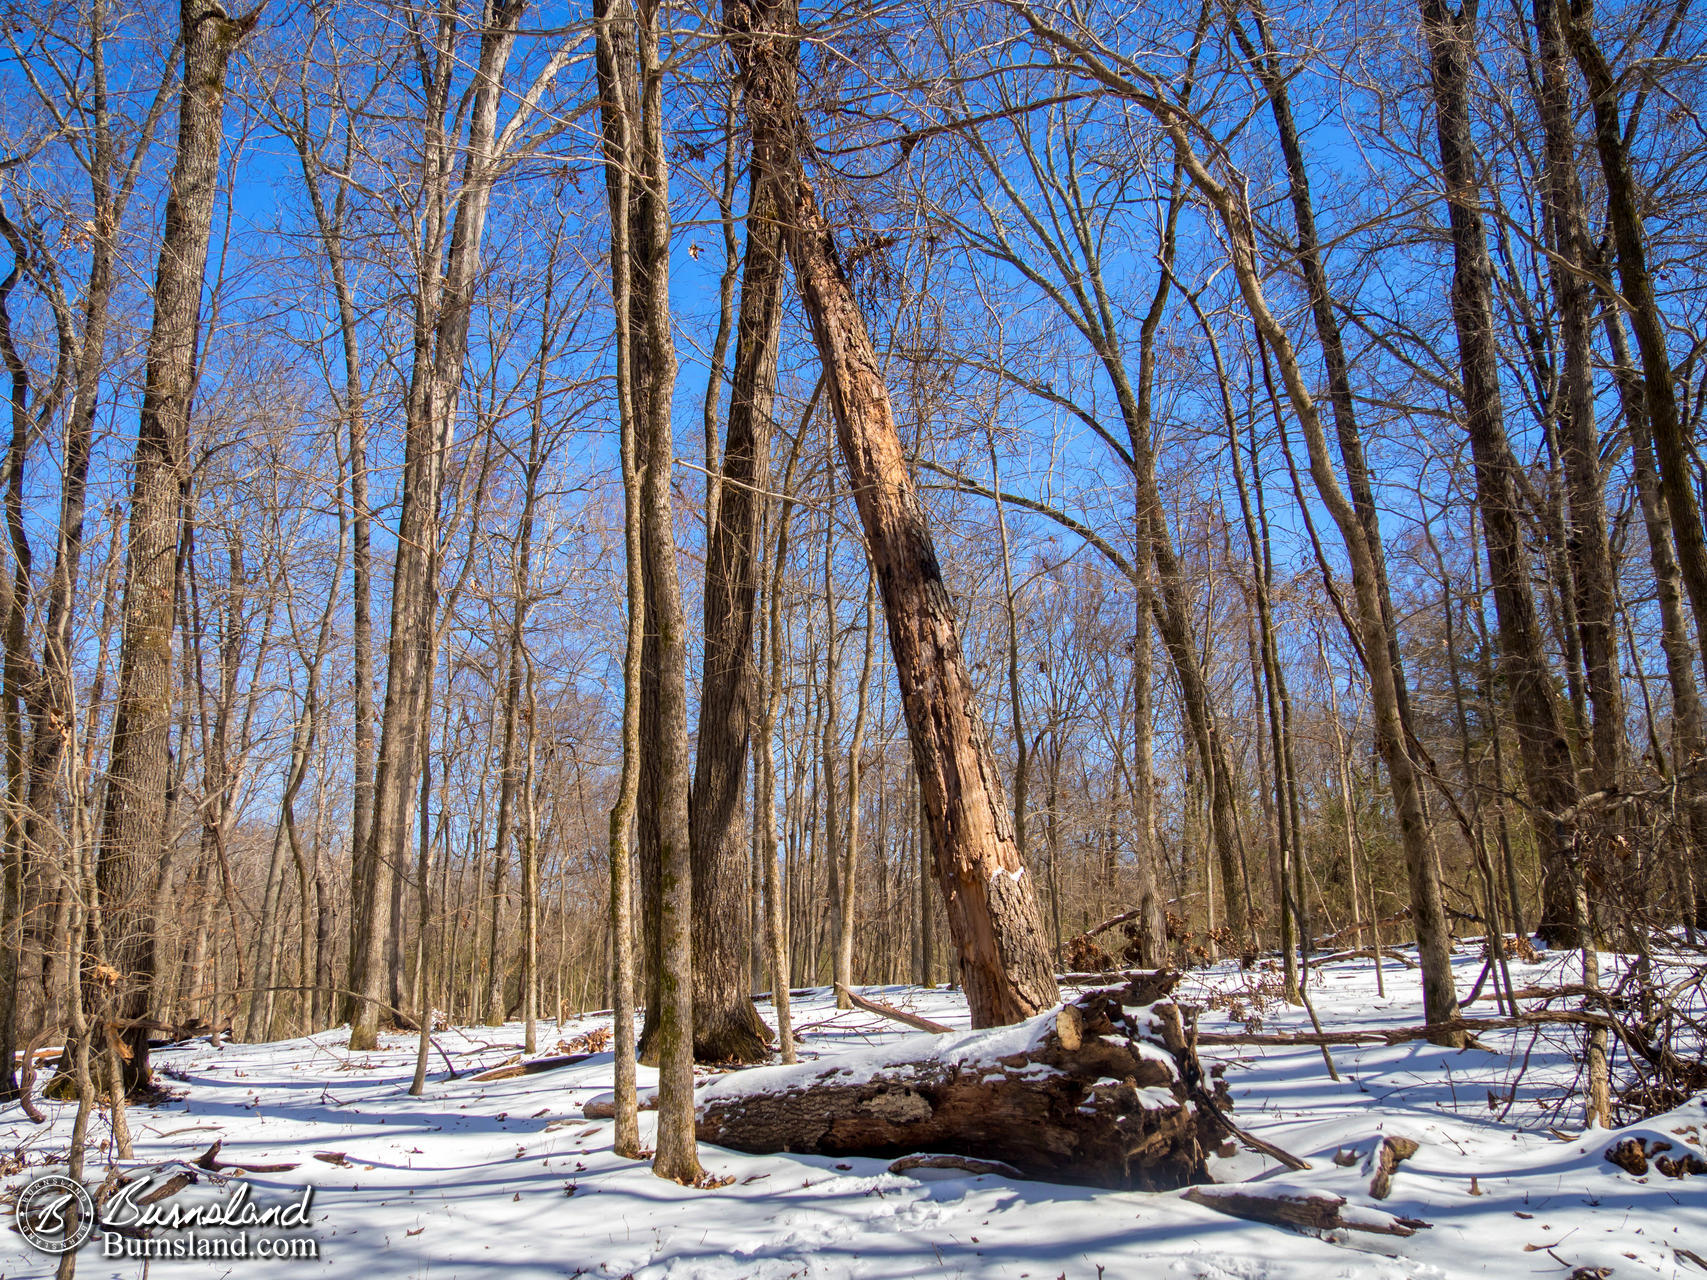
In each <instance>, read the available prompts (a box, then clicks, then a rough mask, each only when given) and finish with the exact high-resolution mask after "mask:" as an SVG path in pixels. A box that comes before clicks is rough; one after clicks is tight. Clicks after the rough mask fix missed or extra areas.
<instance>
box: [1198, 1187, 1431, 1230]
mask: <svg viewBox="0 0 1707 1280" xmlns="http://www.w3.org/2000/svg"><path fill="white" fill-rule="evenodd" d="M1181 1199H1184V1200H1189V1201H1191V1202H1192V1203H1193V1204H1199V1205H1202V1206H1203V1207H1204V1208H1205V1209H1213V1210H1215V1212H1216V1213H1224V1214H1227V1215H1228V1216H1229V1217H1233V1218H1244V1219H1245V1220H1246V1221H1249V1222H1266V1223H1269V1224H1271V1225H1273V1226H1282V1227H1305V1228H1308V1229H1309V1230H1312V1231H1334V1230H1342V1231H1370V1232H1373V1233H1374V1234H1376V1235H1382V1236H1414V1235H1415V1234H1416V1233H1417V1232H1418V1231H1419V1230H1421V1229H1423V1228H1425V1227H1427V1226H1429V1225H1430V1224H1428V1223H1426V1222H1424V1221H1422V1220H1421V1219H1420V1218H1399V1217H1395V1216H1394V1215H1393V1214H1390V1213H1388V1212H1386V1211H1385V1210H1383V1209H1375V1208H1371V1207H1369V1206H1368V1205H1354V1204H1347V1203H1346V1198H1345V1197H1344V1196H1337V1195H1334V1194H1333V1193H1332V1192H1328V1191H1314V1190H1310V1189H1307V1188H1304V1187H1291V1186H1287V1185H1285V1184H1283V1183H1270V1182H1246V1183H1235V1184H1233V1185H1232V1186H1226V1187H1189V1188H1187V1189H1186V1190H1185V1191H1184V1192H1183V1193H1182V1194H1181Z"/></svg>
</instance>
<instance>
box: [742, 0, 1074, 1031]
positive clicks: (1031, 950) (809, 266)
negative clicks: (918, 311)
mask: <svg viewBox="0 0 1707 1280" xmlns="http://www.w3.org/2000/svg"><path fill="white" fill-rule="evenodd" d="M757 12H759V13H761V14H763V15H764V22H765V26H766V27H767V28H768V29H769V30H771V31H773V32H777V33H778V35H777V37H774V38H772V39H770V40H768V41H766V42H765V43H764V44H763V45H760V46H756V47H753V48H750V49H747V50H744V51H742V50H738V51H737V56H738V57H742V58H743V59H744V65H745V66H746V67H747V75H748V77H749V86H750V88H749V94H748V99H747V112H748V119H749V121H750V122H752V123H754V124H755V125H761V126H762V125H763V122H765V121H767V120H770V121H773V122H775V123H776V125H777V127H778V132H779V135H780V138H779V141H780V142H781V144H782V149H781V151H780V152H779V160H780V161H781V162H782V163H783V164H785V165H786V170H785V171H784V172H783V173H779V174H778V175H777V176H778V177H779V179H783V180H786V182H787V183H788V192H789V198H788V205H787V209H788V214H789V218H790V222H791V225H790V227H789V237H788V240H789V245H788V248H789V257H790V258H791V260H792V261H793V264H794V274H795V283H796V285H797V287H798V288H799V290H800V296H801V300H802V302H803V303H804V305H805V308H806V314H807V317H808V319H809V320H810V321H811V326H812V336H813V341H814V343H815V345H816V346H817V348H818V355H819V359H820V360H821V361H822V363H823V366H824V377H825V386H826V388H827V389H828V391H829V396H830V405H831V408H832V409H833V410H834V412H835V415H836V425H837V436H838V439H839V442H840V445H841V452H842V456H843V458H844V460H845V462H846V464H847V470H848V479H849V481H850V483H851V485H852V488H853V490H854V494H855V501H856V503H857V505H858V507H859V514H860V521H861V523H862V525H863V526H864V529H865V536H866V544H867V548H868V551H869V554H870V557H871V563H872V567H873V570H874V572H875V573H876V575H877V581H878V585H879V587H880V589H881V591H882V596H883V607H884V613H885V615H886V618H887V621H888V626H889V642H890V648H891V650H892V652H893V654H894V658H895V670H896V674H897V676H898V677H899V680H900V685H901V698H902V705H903V707H904V709H905V713H906V718H907V729H908V736H909V738H910V740H911V742H912V747H913V762H914V767H915V768H916V769H917V771H918V774H919V779H920V785H921V789H922V792H923V795H924V800H925V811H926V814H927V816H928V819H929V822H930V827H931V834H932V846H933V850H934V853H935V862H936V875H937V884H938V887H939V888H940V889H941V891H942V894H943V897H944V899H945V900H946V902H947V903H948V914H949V924H950V928H951V929H952V931H953V934H954V939H955V945H956V948H957V950H958V951H959V954H960V962H961V980H962V983H963V985H964V987H965V990H966V998H967V1003H968V1005H969V1006H970V1008H971V1011H972V1022H973V1025H974V1026H980V1027H983V1026H993V1025H998V1024H1001V1023H1007V1022H1017V1021H1019V1020H1020V1019H1022V1018H1027V1017H1030V1016H1031V1015H1033V1014H1035V1013H1036V1012H1038V1010H1040V1009H1043V1008H1046V1007H1047V1006H1049V1005H1050V1004H1053V1003H1054V1001H1055V998H1056V988H1055V976H1054V973H1053V970H1052V966H1051V965H1050V963H1049V956H1048V950H1047V948H1046V947H1045V946H1044V943H1043V927H1042V922H1041V920H1040V918H1039V915H1038V910H1037V899H1036V895H1035V894H1034V893H1033V892H1032V886H1031V878H1030V877H1029V875H1028V874H1027V871H1026V868H1025V867H1024V866H1023V865H1022V864H1021V863H1020V861H1019V857H1018V853H1017V851H1016V849H1015V846H1014V833H1013V822H1012V814H1011V812H1010V810H1009V808H1008V805H1007V802H1006V799H1005V797H1003V795H1002V785H1001V777H1000V774H999V773H998V772H997V769H996V762H995V759H994V757H993V755H992V754H991V751H990V748H989V743H988V741H987V740H986V737H985V731H984V726H983V723H982V721H981V720H980V718H979V715H978V711H977V702H976V696H975V693H974V690H973V687H972V682H971V679H970V677H969V675H968V673H967V670H966V662H965V658H964V656H963V655H962V652H961V647H960V636H959V632H958V629H957V627H956V625H955V620H954V611H953V603H952V601H951V600H950V598H949V595H948V589H947V587H946V585H945V584H944V582H943V579H942V569H941V566H940V564H939V563H938V561H937V556H936V548H935V545H934V544H933V542H932V539H931V533H930V526H929V523H928V521H927V520H926V517H925V511H924V507H923V505H922V504H921V503H920V501H919V496H918V492H917V490H916V488H915V487H914V484H913V480H912V477H911V476H910V475H909V474H908V471H907V464H906V458H905V455H904V454H903V453H902V449H901V440H900V437H899V435H898V434H897V432H896V430H895V421H894V417H893V414H892V411H891V408H890V403H889V392H888V389H887V387H885V385H884V382H883V375H882V372H881V367H880V365H879V363H878V359H877V353H876V350H875V349H874V348H873V346H872V342H871V337H870V335H869V333H868V332H867V330H866V326H865V318H864V316H863V315H862V314H861V313H860V309H859V304H858V302H857V301H856V300H855V298H854V293H853V287H852V284H851V282H850V281H849V279H848V276H847V273H846V271H845V270H844V269H843V266H842V263H841V257H840V253H839V251H838V250H837V248H836V242H835V236H834V233H833V232H832V230H831V228H830V225H829V223H828V222H827V221H826V220H825V218H824V215H823V213H822V211H821V210H820V209H819V207H818V197H817V193H816V191H815V190H814V189H813V187H812V184H811V182H810V181H809V180H808V178H807V176H806V173H805V169H804V167H803V162H802V156H801V149H802V148H803V147H804V146H805V144H806V139H805V135H804V131H803V127H802V121H801V118H800V109H799V103H798V100H797V97H796V93H797V86H796V83H795V75H794V74H793V69H792V66H779V65H778V64H779V62H780V61H781V60H782V59H783V57H784V50H785V49H786V48H787V47H789V46H790V45H791V44H792V41H793V38H794V24H795V21H796V18H795V12H794V6H793V4H792V3H791V0H780V3H777V4H775V5H767V6H766V7H765V8H764V9H761V10H757ZM760 69H762V70H763V71H764V72H765V73H766V74H765V82H766V83H767V84H768V85H769V86H770V89H769V93H770V94H773V95H774V96H767V94H766V93H762V92H755V91H753V89H752V87H751V86H752V84H753V82H754V80H755V75H754V72H755V70H760Z"/></svg>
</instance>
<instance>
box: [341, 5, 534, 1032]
mask: <svg viewBox="0 0 1707 1280" xmlns="http://www.w3.org/2000/svg"><path fill="white" fill-rule="evenodd" d="M525 7H526V3H525V0H503V3H501V4H499V5H497V6H496V7H495V8H494V9H493V11H492V12H491V14H490V16H489V22H488V24H487V25H486V26H484V28H483V30H482V33H481V37H480V54H479V61H478V63H477V65H476V68H475V76H474V79H475V85H474V91H473V101H472V104H471V106H470V108H469V115H468V118H469V125H468V142H467V153H466V156H465V158H464V161H463V172H462V189H461V191H460V192H459V193H458V195H457V198H456V201H455V214H454V222H453V224H452V226H451V227H450V229H449V235H448V237H444V234H443V233H444V228H443V227H442V226H434V227H432V228H430V229H429V231H428V233H427V235H426V236H425V238H424V243H423V244H422V245H421V246H420V247H419V249H418V250H417V252H419V253H420V254H421V262H420V268H419V273H418V278H417V281H416V287H417V291H418V292H417V295H416V297H415V300H414V302H415V307H416V321H415V332H414V353H413V356H414V363H413V368H412V370H411V374H410V384H409V391H408V397H407V404H406V406H405V415H404V416H405V424H404V431H405V439H404V461H403V497H402V509H401V511H400V513H399V517H398V536H397V554H396V563H395V566H394V568H393V578H392V588H391V638H390V641H389V644H388V646H387V654H386V687H385V704H384V714H383V719H382V722H381V727H380V743H379V756H378V760H377V762H376V765H375V774H374V813H373V822H372V825H371V829H370V831H369V833H368V847H367V851H366V853H365V855H364V858H365V863H366V867H367V871H368V875H367V877H366V880H365V882H364V883H363V884H362V885H361V886H360V887H361V888H362V889H363V895H362V898H361V900H360V901H359V902H358V903H357V904H356V908H357V912H358V913H359V917H360V923H361V927H362V931H363V932H362V935H361V937H360V938H359V939H358V945H357V946H356V947H355V948H354V949H353V951H352V954H351V965H350V968H351V974H350V986H351V988H352V989H353V990H354V991H355V992H356V993H357V994H358V995H359V996H360V997H361V998H360V1000H359V1001H358V1002H357V1005H356V1007H355V1009H354V1012H353V1016H352V1018H351V1023H350V1046H351V1048H353V1049H358V1050H360V1049H373V1048H376V1047H377V1046H378V1034H379V1021H380V1006H381V1003H382V1002H384V1001H385V996H386V994H387V992H388V987H389V985H390V980H391V977H392V973H391V970H390V967H389V964H388V959H389V957H390V956H391V954H392V952H393V950H394V949H395V944H396V942H397V939H395V938H394V937H393V928H392V926H393V924H394V922H395V921H396V919H397V917H398V915H399V914H400V911H401V898H400V896H399V894H400V891H401V886H402V881H401V879H400V877H402V876H404V875H405V874H406V872H407V868H408V866H409V847H408V846H409V835H410V827H411V825H412V824H411V818H412V811H413V808H414V804H415V781H416V774H417V773H418V772H419V769H420V760H421V755H420V738H421V732H422V721H423V717H424V714H425V707H426V694H427V682H428V680H430V672H431V667H432V650H433V647H434V644H435V639H436V637H435V635H434V626H433V621H434V617H435V614H436V612H437V607H438V583H437V574H436V565H437V563H438V548H439V542H440V530H439V500H440V496H441V493H442V491H443V487H444V478H445V465H446V462H447V457H448V454H449V451H450V445H451V438H452V434H453V432H454V430H455V425H456V404H457V398H458V394H459V391H460V387H461V383H462V372H463V365H464V361H465V359H466V356H467V352H468V330H469V320H470V315H471V312H472V309H473V298H474V286H475V281H476V277H477V276H478V274H479V266H480V247H481V242H482V239H483V237H484V233H485V227H486V214H487V210H488V208H489V206H490V202H491V194H492V184H493V182H494V181H495V180H496V178H497V172H498V163H497V162H498V159H499V157H498V155H497V142H498V135H497V119H498V108H499V105H500V101H501V99H502V97H503V76H504V70H505V67H506V66H507V65H508V63H509V59H510V53H511V50H512V49H513V48H514V46H515V42H516V32H517V26H518V24H519V23H520V21H521V16H522V11H523V9H524V8H525ZM440 31H441V32H442V37H441V38H442V41H443V43H442V44H441V45H440V47H439V48H437V49H436V50H434V51H433V55H434V58H435V59H436V61H435V62H433V63H432V64H431V66H430V68H429V70H428V73H427V74H428V75H429V78H430V84H429V86H428V88H429V93H428V100H429V101H428V107H427V117H426V118H427V126H426V128H427V138H428V140H427V150H428V151H429V153H431V154H433V155H434V156H435V157H436V158H437V159H443V157H444V155H445V154H446V153H447V152H448V149H449V146H450V143H449V140H448V139H447V138H446V136H445V133H444V118H445V111H444V109H445V106H446V104H447V101H448V95H449V93H450V84H449V80H450V77H451V75H452V73H453V64H454V58H455V49H454V43H455V32H454V29H453V28H452V27H451V26H450V25H449V24H441V26H440ZM435 162H436V161H435ZM441 195H443V196H444V197H446V199H445V200H444V201H442V202H441V204H440V207H441V208H442V207H443V204H444V203H448V195H449V193H448V191H442V192H441ZM441 216H442V215H441ZM447 238H448V249H444V248H442V246H444V245H445V240H446V239H447Z"/></svg>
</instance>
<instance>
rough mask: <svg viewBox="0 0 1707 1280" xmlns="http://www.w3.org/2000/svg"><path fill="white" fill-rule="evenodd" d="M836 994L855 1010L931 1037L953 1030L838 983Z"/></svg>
mask: <svg viewBox="0 0 1707 1280" xmlns="http://www.w3.org/2000/svg"><path fill="white" fill-rule="evenodd" d="M836 993H837V994H838V995H845V996H847V998H848V1003H849V1004H851V1005H852V1006H853V1007H854V1008H856V1009H864V1010H865V1011H866V1012H867V1013H875V1014H876V1015H877V1016H878V1017H880V1018H890V1019H892V1020H893V1021H895V1022H899V1023H901V1024H902V1025H903V1026H908V1027H912V1028H913V1029H914V1030H915V1031H929V1032H930V1033H931V1034H932V1035H942V1034H944V1033H945V1032H949V1031H953V1030H954V1028H953V1027H947V1026H944V1025H943V1024H942V1023H940V1022H932V1021H931V1020H930V1019H929V1018H925V1017H921V1016H920V1015H919V1014H916V1013H908V1012H907V1011H906V1010H905V1009H897V1008H896V1007H895V1006H894V1005H892V1004H884V1003H883V1001H881V1000H873V999H871V998H869V997H867V996H862V995H860V993H859V992H857V991H854V990H851V989H850V988H848V987H844V986H843V985H842V984H841V983H839V982H838V983H836Z"/></svg>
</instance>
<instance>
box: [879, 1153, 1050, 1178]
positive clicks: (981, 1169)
mask: <svg viewBox="0 0 1707 1280" xmlns="http://www.w3.org/2000/svg"><path fill="white" fill-rule="evenodd" d="M915 1169H959V1170H961V1171H962V1172H965V1173H970V1174H986V1173H987V1174H994V1175H995V1176H996V1177H998V1178H1018V1179H1020V1180H1021V1181H1024V1180H1025V1175H1024V1174H1023V1173H1021V1172H1020V1171H1019V1170H1018V1169H1016V1168H1014V1167H1013V1166H1012V1165H1011V1164H1008V1163H1006V1162H1005V1161H1002V1160H974V1159H973V1158H972V1157H971V1156H902V1157H901V1158H900V1159H899V1160H896V1161H893V1162H892V1163H891V1164H890V1166H889V1172H890V1173H911V1172H912V1171H913V1170H915Z"/></svg>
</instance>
